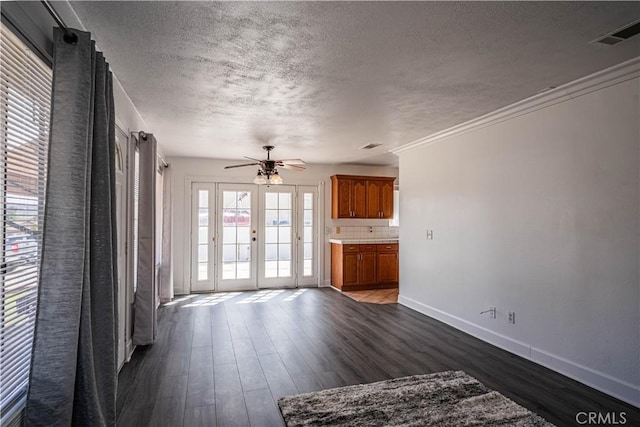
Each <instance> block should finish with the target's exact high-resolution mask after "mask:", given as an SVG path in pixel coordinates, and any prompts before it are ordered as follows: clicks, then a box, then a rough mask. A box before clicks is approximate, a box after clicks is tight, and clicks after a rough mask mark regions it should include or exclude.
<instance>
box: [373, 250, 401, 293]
mask: <svg viewBox="0 0 640 427" xmlns="http://www.w3.org/2000/svg"><path fill="white" fill-rule="evenodd" d="M377 246H378V248H377V249H378V250H377V258H376V266H377V269H376V273H377V277H376V281H377V282H378V283H389V284H398V271H399V269H400V262H399V258H398V245H397V244H389V245H377Z"/></svg>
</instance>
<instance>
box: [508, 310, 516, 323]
mask: <svg viewBox="0 0 640 427" xmlns="http://www.w3.org/2000/svg"><path fill="white" fill-rule="evenodd" d="M509 323H511V324H514V325H515V324H516V313H515V311H510V312H509Z"/></svg>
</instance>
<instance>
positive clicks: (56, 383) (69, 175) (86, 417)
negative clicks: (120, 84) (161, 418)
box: [25, 29, 118, 426]
mask: <svg viewBox="0 0 640 427" xmlns="http://www.w3.org/2000/svg"><path fill="white" fill-rule="evenodd" d="M73 31H74V32H75V33H76V34H77V35H78V41H77V43H74V44H67V43H65V42H64V41H63V39H62V36H63V33H62V31H60V30H59V29H55V30H54V73H53V97H52V106H51V132H50V146H49V166H48V171H47V195H46V205H45V213H44V234H43V247H42V265H41V267H40V268H41V269H40V283H39V290H38V310H37V315H36V326H35V337H34V341H33V356H32V360H31V377H30V381H29V391H28V395H27V406H26V413H25V424H26V425H27V426H69V425H78V426H81V425H82V426H87V425H91V426H105V425H107V426H111V425H115V413H116V405H115V401H116V382H117V367H116V356H117V351H116V346H117V339H116V333H117V330H118V329H117V324H116V323H117V313H116V310H117V308H116V301H117V295H116V292H117V285H116V278H117V276H118V275H117V253H116V248H117V245H116V224H115V218H116V216H115V215H116V211H115V172H114V151H115V137H114V135H115V133H114V130H115V126H114V124H115V121H114V105H113V82H112V78H111V72H110V71H109V65H108V64H107V63H106V62H105V60H104V57H103V56H102V53H100V52H96V50H95V44H94V42H92V41H91V34H90V33H86V32H82V31H77V30H73Z"/></svg>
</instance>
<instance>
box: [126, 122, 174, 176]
mask: <svg viewBox="0 0 640 427" xmlns="http://www.w3.org/2000/svg"><path fill="white" fill-rule="evenodd" d="M135 134H138V135H140V138H142V139H143V140H145V141H146V140H147V133H146V132H145V131H143V130H140V131H137V132H136V131H131V135H134V136H135ZM158 160H160V161H161V162H162V166H164V167H165V168H168V167H169V163H167V161H166V160H165V159H164V158H163V157H162V156H161V155H160V154H158Z"/></svg>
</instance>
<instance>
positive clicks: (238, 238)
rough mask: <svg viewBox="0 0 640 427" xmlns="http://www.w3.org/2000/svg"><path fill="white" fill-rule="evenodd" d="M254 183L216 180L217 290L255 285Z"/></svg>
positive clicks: (256, 233) (247, 287)
mask: <svg viewBox="0 0 640 427" xmlns="http://www.w3.org/2000/svg"><path fill="white" fill-rule="evenodd" d="M255 187H256V186H253V185H247V184H220V185H219V191H218V200H219V206H220V215H219V217H218V230H219V233H221V237H222V241H221V242H220V243H221V245H220V246H219V248H218V265H219V266H220V267H219V269H218V270H219V271H218V277H219V282H218V290H220V291H230V290H243V289H255V288H256V263H255V260H256V254H255V252H256V245H257V240H258V232H257V229H256V220H255V216H256V209H255V206H256V200H255V194H254V189H255Z"/></svg>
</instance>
